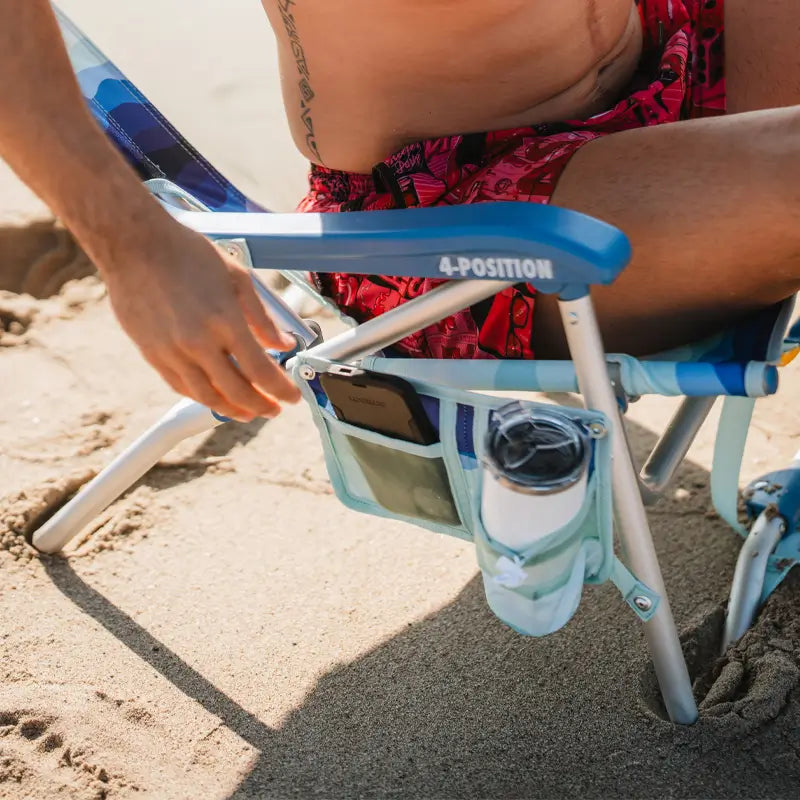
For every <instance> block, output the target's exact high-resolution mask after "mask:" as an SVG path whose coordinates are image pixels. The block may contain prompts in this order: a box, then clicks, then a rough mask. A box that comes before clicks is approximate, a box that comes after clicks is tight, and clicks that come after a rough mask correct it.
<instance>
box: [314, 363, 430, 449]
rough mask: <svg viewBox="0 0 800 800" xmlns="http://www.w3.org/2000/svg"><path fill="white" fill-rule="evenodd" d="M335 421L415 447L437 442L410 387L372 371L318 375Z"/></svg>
mask: <svg viewBox="0 0 800 800" xmlns="http://www.w3.org/2000/svg"><path fill="white" fill-rule="evenodd" d="M320 383H321V384H322V389H323V391H324V392H325V394H326V395H327V396H328V399H329V400H330V402H331V405H332V406H333V410H334V413H335V414H336V416H337V418H338V419H340V420H342V421H343V422H348V423H350V424H351V425H357V426H358V427H360V428H366V429H367V430H371V431H374V432H375V433H382V434H384V435H385V436H392V437H394V438H396V439H404V440H405V441H407V442H415V443H417V444H433V443H434V442H438V441H439V437H438V436H437V434H436V430H435V429H434V427H433V425H432V424H431V422H430V420H429V419H428V416H427V414H426V413H425V409H424V408H423V406H422V401H421V400H420V399H419V395H418V394H417V392H416V390H415V389H414V387H413V386H412V385H411V384H410V383H409V382H408V381H405V380H403V379H402V378H397V377H394V376H390V375H382V374H379V373H374V372H367V371H365V372H362V373H361V374H358V375H352V376H342V375H331V374H329V373H326V374H323V375H320Z"/></svg>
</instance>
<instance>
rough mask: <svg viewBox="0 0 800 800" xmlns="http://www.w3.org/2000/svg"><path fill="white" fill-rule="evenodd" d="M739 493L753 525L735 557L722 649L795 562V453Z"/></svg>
mask: <svg viewBox="0 0 800 800" xmlns="http://www.w3.org/2000/svg"><path fill="white" fill-rule="evenodd" d="M743 496H744V499H745V504H746V508H747V515H748V517H749V518H750V520H751V521H752V524H751V527H750V530H749V532H748V533H747V536H746V538H745V541H744V544H743V545H742V549H741V551H740V552H739V558H738V560H737V562H736V570H735V572H734V576H733V584H732V586H731V594H730V599H729V601H728V611H727V616H726V619H725V630H724V633H723V641H722V649H723V652H724V651H725V650H727V648H728V647H729V646H730V645H731V644H733V643H734V642H736V641H738V640H739V639H740V638H741V637H742V636H743V635H744V634H745V633H746V632H747V630H748V629H749V628H750V626H751V625H752V624H753V620H754V619H755V616H756V614H757V613H758V610H759V608H760V607H761V606H762V605H763V604H764V602H766V600H767V598H768V597H769V596H770V594H772V592H773V591H774V590H775V588H776V587H777V586H778V584H779V583H780V582H781V581H782V580H783V579H784V578H785V577H786V574H787V573H788V572H789V570H790V569H791V568H792V567H793V566H794V565H795V564H796V563H798V561H800V453H798V454H797V455H796V456H795V458H794V460H793V461H792V463H791V465H790V466H789V467H788V468H787V469H782V470H778V471H777V472H770V473H768V474H767V475H764V476H763V477H761V478H758V479H757V480H755V481H753V482H752V483H750V484H749V485H748V486H747V487H746V488H745V490H744V493H743Z"/></svg>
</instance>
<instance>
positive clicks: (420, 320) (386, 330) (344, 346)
mask: <svg viewBox="0 0 800 800" xmlns="http://www.w3.org/2000/svg"><path fill="white" fill-rule="evenodd" d="M513 285H514V284H513V282H510V281H451V282H450V283H445V284H442V285H441V286H437V287H436V288H435V289H433V290H432V291H430V292H426V293H425V294H423V295H421V296H420V297H417V298H415V299H414V300H409V301H408V302H407V303H404V304H403V305H402V306H398V307H397V308H394V309H392V311H391V312H389V313H387V314H384V315H382V316H380V317H375V318H374V319H371V320H368V321H367V322H364V323H362V324H361V325H359V326H358V327H357V328H352V329H350V330H348V331H344V333H340V334H339V335H338V336H334V337H333V338H332V339H329V340H328V341H327V342H324V343H323V344H319V345H317V346H315V347H312V348H311V349H310V350H309V355H314V356H319V357H320V358H329V359H332V360H334V361H353V360H355V359H357V358H361V357H363V356H367V355H372V354H373V353H375V352H376V351H378V350H382V349H383V348H384V347H388V346H389V345H391V344H394V343H395V342H397V341H399V340H400V339H402V338H403V337H404V336H409V335H410V334H412V333H416V332H417V331H419V330H422V328H425V327H427V326H428V325H432V324H433V323H434V322H438V321H439V320H441V319H444V318H445V317H447V316H449V315H450V314H455V313H456V312H457V311H462V310H463V309H465V308H469V306H471V305H473V304H474V303H478V302H480V301H481V300H485V299H486V298H487V297H492V296H493V295H495V294H497V293H498V292H502V291H503V289H506V288H508V287H509V286H513ZM604 363H605V362H604ZM288 366H289V368H290V369H291V366H292V363H291V361H290V362H289V365H288Z"/></svg>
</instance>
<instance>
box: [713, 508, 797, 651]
mask: <svg viewBox="0 0 800 800" xmlns="http://www.w3.org/2000/svg"><path fill="white" fill-rule="evenodd" d="M785 532H786V523H785V522H784V519H783V517H782V516H780V515H779V514H777V513H774V512H772V513H770V512H768V511H762V512H761V514H759V517H758V519H757V520H756V521H755V522H754V523H753V527H752V528H751V529H750V533H749V534H748V536H747V538H746V539H745V540H744V544H743V545H742V549H741V550H740V551H739V558H738V559H737V560H736V570H735V572H734V573H733V583H731V596H730V600H729V601H728V613H727V614H726V615H725V632H724V633H723V636H722V652H723V653H724V652H725V651H726V650H727V649H728V647H730V645H732V644H733V643H734V642H737V641H738V640H739V639H741V638H742V636H744V634H745V633H746V632H747V630H748V628H749V627H750V626H751V625H752V624H753V620H754V619H755V617H756V613H757V612H758V607H759V606H760V605H761V594H762V592H763V591H764V578H765V576H766V574H767V566H768V564H769V557H770V556H771V555H772V553H773V551H774V550H775V548H776V547H777V546H778V542H780V540H781V537H782V536H783V534H784V533H785Z"/></svg>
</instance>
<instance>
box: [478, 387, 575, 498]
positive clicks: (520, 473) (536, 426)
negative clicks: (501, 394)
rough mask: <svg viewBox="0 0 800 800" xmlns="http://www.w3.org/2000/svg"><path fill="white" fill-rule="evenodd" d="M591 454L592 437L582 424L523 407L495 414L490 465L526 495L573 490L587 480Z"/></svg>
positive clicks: (488, 436) (514, 406) (490, 434)
mask: <svg viewBox="0 0 800 800" xmlns="http://www.w3.org/2000/svg"><path fill="white" fill-rule="evenodd" d="M588 454H589V445H588V440H587V437H586V434H585V433H584V431H583V428H582V427H581V426H580V425H579V424H578V423H577V422H575V421H574V420H572V419H570V418H569V417H567V416H566V415H565V414H562V413H557V412H555V411H549V410H547V409H543V408H541V407H531V406H524V405H523V404H522V403H519V402H514V403H509V404H508V405H505V406H503V407H502V408H500V409H498V410H497V411H495V412H494V415H493V418H492V421H491V423H490V425H489V430H488V431H487V434H486V461H487V465H488V466H489V467H490V468H491V469H492V471H493V472H494V473H495V474H496V475H497V476H498V477H500V478H505V479H506V480H507V481H509V482H511V483H512V484H515V485H516V486H518V487H519V488H521V489H523V491H524V490H530V491H537V490H538V491H543V492H552V491H558V490H560V489H565V488H567V487H568V486H571V485H572V484H574V483H576V482H577V481H578V480H579V479H580V477H581V475H582V474H583V471H584V469H585V466H586V461H587V459H588Z"/></svg>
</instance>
